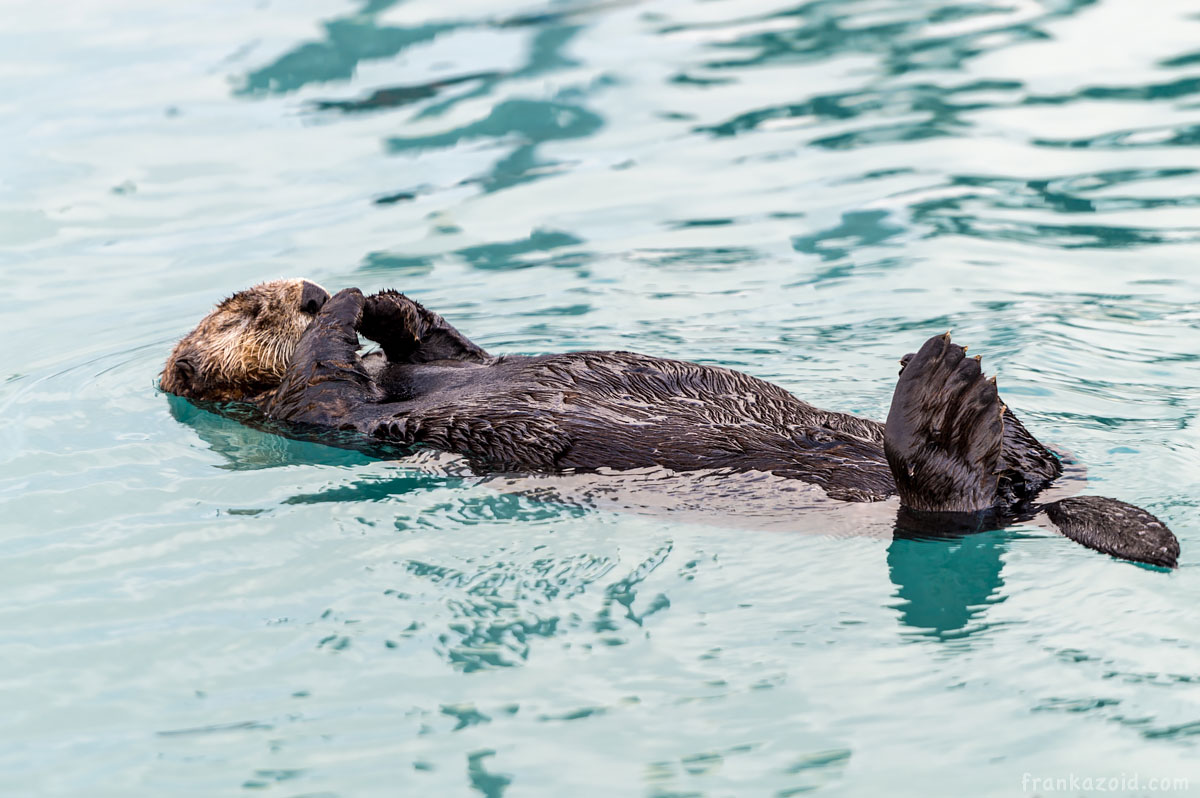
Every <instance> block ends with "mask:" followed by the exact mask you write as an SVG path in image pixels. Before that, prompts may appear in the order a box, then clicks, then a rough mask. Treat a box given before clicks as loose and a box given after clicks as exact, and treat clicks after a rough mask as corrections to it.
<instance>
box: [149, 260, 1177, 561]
mask: <svg viewBox="0 0 1200 798" xmlns="http://www.w3.org/2000/svg"><path fill="white" fill-rule="evenodd" d="M306 297H307V298H308V300H309V301H306ZM312 297H316V299H312ZM326 299H328V294H327V293H325V291H324V289H321V288H320V287H319V286H316V285H315V284H313V283H309V282H307V281H302V280H281V281H276V282H274V283H265V284H263V285H260V286H256V287H254V288H251V289H248V290H247V291H242V292H240V293H238V294H235V295H234V296H232V297H230V298H229V299H227V300H225V301H224V302H222V303H221V304H220V305H218V306H217V308H216V310H214V311H213V312H212V313H210V314H209V315H208V316H207V317H206V318H205V319H204V320H203V321H202V322H201V323H200V325H199V326H198V327H197V328H196V329H195V330H193V331H192V332H191V333H190V334H189V335H188V336H187V337H185V338H184V339H183V340H182V341H180V343H179V344H178V346H176V348H175V350H174V351H173V352H172V353H171V356H170V358H169V359H168V361H167V365H166V368H165V369H164V371H163V379H162V387H163V389H164V390H167V391H170V392H171V393H176V394H179V395H181V396H187V397H189V398H194V399H204V400H216V401H228V400H241V401H248V402H253V403H254V404H256V405H258V406H259V407H260V408H261V409H262V410H263V411H264V412H265V413H266V415H267V416H268V417H269V418H272V419H276V420H279V421H284V422H288V423H290V424H296V425H304V426H307V427H309V428H314V427H315V428H322V429H333V430H343V431H353V432H357V433H359V434H361V435H362V436H364V438H365V439H373V440H378V441H385V442H389V443H396V444H402V445H409V446H411V445H417V446H426V447H431V448H435V449H441V450H444V451H449V452H455V453H458V454H461V455H465V456H466V457H467V458H468V460H469V461H470V462H471V463H472V464H473V465H474V466H475V467H476V468H477V469H478V470H480V471H491V472H497V471H521V472H542V473H546V472H559V471H564V470H574V471H587V470H597V469H602V468H612V469H631V468H640V467H645V466H662V467H666V468H670V469H672V470H674V471H677V472H688V471H698V470H704V469H732V470H736V471H762V472H770V473H773V474H776V475H778V476H782V477H787V478H792V479H798V480H801V481H804V482H808V483H812V484H816V485H819V486H820V487H821V488H822V489H824V491H825V492H826V493H827V494H828V495H829V496H830V497H832V498H835V499H841V500H846V501H859V502H861V501H868V502H869V501H879V500H882V499H886V498H888V497H890V496H894V495H897V494H899V496H900V500H901V505H902V511H903V512H902V515H904V514H907V515H905V518H906V519H908V520H905V521H904V523H906V524H908V523H915V524H917V525H918V526H923V527H924V526H928V527H930V528H936V527H940V526H941V525H943V524H944V522H945V519H946V518H947V517H949V516H952V515H957V514H975V515H977V516H978V515H979V514H983V515H985V516H987V519H988V520H986V521H981V522H979V523H987V524H992V525H996V524H999V525H1003V524H1004V523H1011V522H1012V520H1014V519H1015V520H1020V519H1027V518H1029V517H1031V514H1033V513H1036V512H1038V511H1040V510H1045V511H1046V512H1047V513H1048V514H1049V516H1050V518H1051V519H1052V520H1053V521H1054V522H1055V523H1056V524H1057V528H1058V529H1059V531H1061V532H1062V533H1063V534H1064V535H1066V536H1067V537H1070V538H1072V539H1073V540H1076V541H1078V542H1081V543H1083V544H1084V545H1087V546H1089V547H1091V548H1094V549H1097V550H1100V551H1104V552H1107V553H1112V554H1115V555H1117V556H1122V557H1126V558H1129V559H1135V560H1140V561H1143V562H1150V563H1153V564H1156V565H1165V566H1173V565H1174V564H1175V561H1176V558H1177V556H1178V553H1179V544H1178V541H1177V540H1176V539H1175V537H1174V535H1172V534H1171V532H1170V530H1168V529H1167V528H1166V526H1165V525H1163V524H1162V523H1161V522H1159V521H1158V520H1157V519H1155V518H1154V516H1152V515H1150V514H1149V513H1147V512H1145V511H1144V510H1140V509H1138V508H1134V507H1132V506H1131V505H1126V504H1124V503H1123V502H1118V501H1116V500H1114V499H1106V498H1104V497H1099V496H1088V497H1078V498H1076V499H1072V500H1071V503H1070V504H1066V505H1065V504H1062V502H1054V503H1051V504H1047V505H1038V504H1036V502H1035V499H1036V497H1037V494H1038V493H1039V492H1041V491H1042V490H1043V489H1044V488H1045V487H1046V486H1048V485H1049V484H1050V482H1052V481H1053V480H1054V479H1056V478H1057V477H1058V476H1059V475H1060V474H1061V472H1062V468H1061V465H1060V464H1059V462H1058V460H1057V459H1056V458H1055V457H1053V455H1051V454H1050V452H1049V451H1047V450H1046V449H1045V447H1043V446H1042V445H1041V444H1040V443H1038V442H1037V440H1036V439H1035V438H1034V437H1033V436H1032V435H1031V434H1030V433H1029V432H1028V431H1027V430H1026V429H1025V428H1024V426H1023V425H1022V424H1021V423H1020V421H1018V420H1017V418H1016V416H1014V415H1013V413H1012V411H1011V410H1009V409H1008V408H1007V407H1006V406H1005V405H1004V403H1003V402H1002V401H1001V400H1000V397H999V393H998V391H997V388H996V382H995V379H994V378H992V379H988V378H986V377H984V375H983V372H982V370H981V368H980V365H979V360H978V357H972V358H968V357H966V356H965V355H966V349H965V347H962V346H959V345H958V344H954V343H952V342H951V341H950V335H949V333H947V334H945V335H942V336H934V337H933V338H930V339H929V340H928V341H926V342H925V344H924V346H922V348H921V349H920V350H919V351H918V352H917V353H916V354H915V355H909V356H907V357H905V359H904V360H903V361H902V364H903V366H904V367H903V368H902V370H901V377H900V380H899V382H898V383H897V386H896V391H895V394H894V395H893V400H892V408H891V412H890V414H889V416H888V420H887V423H886V424H880V423H879V422H876V421H870V420H867V419H861V418H857V417H855V416H851V415H847V414H843V413H835V412H829V411H824V410H820V409H818V408H816V407H813V406H812V405H809V404H807V403H806V402H803V401H801V400H799V399H797V398H796V397H795V396H793V395H792V394H791V393H789V392H787V391H785V390H783V389H782V388H779V387H778V386H775V385H772V384H770V383H767V382H764V381H762V380H759V379H756V378H754V377H751V376H749V375H746V374H742V373H740V372H736V371H732V370H729V369H723V368H718V367H713V366H704V365H700V364H696V363H687V362H684V361H675V360H666V359H662V358H655V357H650V356H647V355H639V354H635V353H631V352H570V353H565V354H559V355H542V356H536V357H525V356H507V357H492V356H491V355H489V354H488V353H487V352H485V351H484V350H483V349H481V348H480V347H478V346H477V345H475V344H474V343H472V342H471V341H469V340H468V339H467V338H466V337H465V336H463V335H462V334H461V333H459V332H458V331H457V330H455V329H454V328H453V327H452V326H451V325H449V324H448V323H447V322H446V321H445V319H443V318H442V317H441V316H439V315H437V314H436V313H433V312H431V311H429V310H427V309H425V308H424V307H422V306H421V305H420V303H417V302H414V301H413V300H411V299H409V298H408V297H405V296H404V295H403V294H399V293H397V292H394V291H384V292H380V293H379V294H376V295H374V296H372V297H364V296H363V295H362V293H361V292H360V291H358V289H346V290H343V291H340V292H339V293H338V294H337V295H336V296H334V297H333V298H331V299H329V301H328V302H325V300H326ZM318 300H319V302H318V305H319V306H320V305H323V309H322V310H321V311H320V312H319V313H318V312H316V311H313V312H311V313H310V312H308V309H310V308H311V306H312V304H313V302H317V301H318ZM360 333H362V334H363V335H366V336H367V337H369V338H371V339H372V340H375V341H376V342H378V343H379V344H381V346H382V347H383V351H382V352H378V353H374V354H372V355H368V356H366V357H362V356H360V355H359V354H358V350H359V348H360V342H359V337H358V336H359V334H360ZM1005 519H1008V520H1005ZM971 523H972V524H974V523H976V521H971ZM898 529H899V526H898Z"/></svg>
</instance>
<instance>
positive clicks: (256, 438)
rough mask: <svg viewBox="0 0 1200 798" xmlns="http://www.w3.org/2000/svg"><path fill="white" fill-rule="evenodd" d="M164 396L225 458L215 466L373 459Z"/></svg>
mask: <svg viewBox="0 0 1200 798" xmlns="http://www.w3.org/2000/svg"><path fill="white" fill-rule="evenodd" d="M164 396H165V397H166V399H167V406H168V408H169V409H170V412H171V416H172V417H173V418H174V419H175V420H176V421H179V422H180V423H182V424H186V425H187V426H188V427H190V428H191V429H192V430H193V431H194V432H195V433H196V434H197V435H199V436H200V440H202V441H204V443H205V444H207V445H208V447H209V448H210V449H212V451H213V452H215V453H217V454H219V455H220V456H221V457H223V458H224V459H225V460H226V462H225V464H223V465H220V466H217V467H218V468H225V469H229V470H231V471H252V470H256V469H260V468H278V467H281V466H289V465H298V464H303V465H340V466H353V465H363V464H364V463H369V462H372V460H373V459H374V458H371V457H368V456H367V455H365V454H361V453H359V452H354V451H348V450H347V449H342V448H335V447H333V446H327V445H324V444H322V443H316V442H312V441H305V440H298V439H296V438H291V437H284V436H283V435H272V434H270V433H268V432H264V431H262V430H260V429H255V428H254V427H253V426H249V425H248V423H246V422H249V421H251V419H250V417H249V416H247V415H246V414H245V413H244V412H243V413H238V412H237V410H233V411H232V414H230V415H220V414H218V413H215V412H211V411H209V410H204V409H202V408H199V407H197V406H196V405H194V404H192V403H191V402H189V401H188V400H187V399H184V398H182V397H179V396H174V395H172V394H164Z"/></svg>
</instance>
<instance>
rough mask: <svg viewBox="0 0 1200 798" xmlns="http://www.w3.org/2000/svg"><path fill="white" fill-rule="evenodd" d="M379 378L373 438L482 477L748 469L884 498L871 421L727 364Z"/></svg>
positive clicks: (406, 370)
mask: <svg viewBox="0 0 1200 798" xmlns="http://www.w3.org/2000/svg"><path fill="white" fill-rule="evenodd" d="M379 373H380V378H379V381H380V384H382V385H384V387H385V388H386V389H387V391H388V393H389V400H390V401H393V402H396V405H397V406H396V410H397V411H398V412H397V413H396V419H397V421H396V422H395V423H393V424H392V425H390V426H388V427H386V428H385V432H384V435H385V436H386V437H401V438H403V439H404V440H405V441H406V442H413V443H422V442H425V443H429V444H431V445H434V446H436V447H438V448H445V449H448V450H450V451H459V452H461V453H464V454H467V455H468V456H469V457H471V458H472V460H473V461H475V462H477V463H479V464H480V465H482V466H485V467H486V468H488V469H499V470H533V471H539V472H550V471H561V470H595V469H599V468H611V469H632V468H644V467H648V466H661V467H665V468H669V469H672V470H674V471H678V472H688V471H697V470H702V469H732V470H736V471H760V472H767V473H771V474H775V475H778V476H782V477H787V478H790V479H800V480H803V481H805V482H809V483H813V484H816V485H819V486H820V487H822V488H823V489H825V491H826V492H827V493H828V494H829V495H831V496H833V497H835V498H841V499H846V500H851V501H874V500H879V499H883V498H886V497H888V496H890V495H892V494H893V493H894V490H895V488H894V482H893V480H892V476H891V472H890V471H889V469H888V465H887V461H886V458H885V457H884V453H883V446H882V442H881V440H880V439H879V438H880V436H879V434H878V430H877V426H878V425H876V424H875V423H874V422H866V421H864V420H862V419H857V418H855V417H853V416H845V415H843V414H833V413H827V412H825V411H820V410H818V409H816V408H814V407H812V406H811V405H809V404H807V403H805V402H802V401H800V400H799V399H797V398H796V397H794V396H792V395H791V394H790V393H788V392H787V391H785V390H783V389H782V388H779V387H778V386H775V385H772V384H770V383H767V382H764V381H762V380H758V379H755V378H753V377H750V376H748V375H745V374H741V373H739V372H736V371H731V370H729V369H723V368H717V367H713V366H704V365H700V364H696V363H687V362H683V361H673V360H664V359H661V358H653V357H648V356H644V355H636V354H633V353H627V352H573V353H567V354H561V355H545V356H534V357H525V356H518V357H507V358H501V359H499V360H497V361H495V362H494V363H491V364H488V365H479V364H463V363H455V364H453V365H449V364H446V363H444V362H442V363H425V364H399V365H396V364H388V365H387V366H386V367H384V368H383V370H382V371H380V372H379ZM856 433H857V434H856Z"/></svg>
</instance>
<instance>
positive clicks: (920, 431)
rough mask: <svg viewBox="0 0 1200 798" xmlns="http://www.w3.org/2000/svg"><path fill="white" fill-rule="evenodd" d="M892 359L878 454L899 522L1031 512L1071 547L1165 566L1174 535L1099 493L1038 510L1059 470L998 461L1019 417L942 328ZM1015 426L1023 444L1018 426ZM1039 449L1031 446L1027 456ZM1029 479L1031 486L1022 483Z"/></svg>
mask: <svg viewBox="0 0 1200 798" xmlns="http://www.w3.org/2000/svg"><path fill="white" fill-rule="evenodd" d="M901 363H902V364H903V366H904V368H903V369H902V370H901V372H900V380H899V381H898V382H897V383H896V392H895V394H894V395H893V397H892V407H891V411H890V412H889V413H888V418H887V425H886V426H885V428H884V452H885V453H886V455H887V460H888V465H889V466H890V467H891V470H892V476H893V477H894V478H895V481H896V489H897V492H898V493H899V494H900V503H901V505H902V509H903V510H904V512H902V514H901V517H902V520H904V519H907V520H906V521H905V523H907V524H909V525H912V524H914V523H916V524H917V525H918V526H920V527H921V528H925V527H930V528H938V527H940V526H942V525H944V524H945V523H947V522H948V521H953V526H955V527H962V526H963V525H964V523H965V521H964V519H966V521H969V523H967V526H975V527H977V528H982V526H992V527H994V526H997V525H1002V524H1003V523H1005V522H1008V523H1011V522H1012V521H1014V520H1018V519H1027V518H1029V517H1030V515H1031V511H1036V510H1037V509H1041V510H1043V511H1045V513H1046V514H1047V515H1048V516H1049V518H1050V520H1051V521H1052V522H1053V523H1054V525H1055V527H1057V529H1058V530H1059V531H1060V532H1061V533H1062V534H1063V535H1064V536H1066V537H1068V538H1070V539H1071V540H1074V541H1075V542H1076V543H1080V544H1082V545H1084V546H1087V547H1088V548H1090V549H1095V550H1096V551H1100V552H1103V553H1105V554H1111V555H1113V556H1116V557H1120V558H1122V559H1127V560H1134V561H1137V562H1144V563H1149V564H1151V565H1158V566H1162V567H1167V568H1173V567H1175V564H1176V561H1177V560H1178V558H1179V541H1178V540H1176V538H1175V536H1174V535H1173V534H1171V531H1170V530H1169V529H1167V527H1166V525H1165V524H1163V523H1162V522H1161V521H1159V520H1158V519H1157V518H1155V517H1154V516H1153V515H1151V514H1150V513H1148V512H1146V511H1145V510H1142V509H1140V508H1138V507H1134V506H1133V505H1131V504H1126V503H1125V502H1121V501H1117V500H1116V499H1106V498H1103V497H1100V496H1075V497H1071V498H1067V499H1061V500H1059V501H1055V502H1050V503H1048V504H1045V505H1042V506H1041V507H1040V508H1039V507H1038V506H1037V505H1036V504H1034V503H1033V501H1034V500H1033V497H1034V496H1035V495H1036V494H1037V492H1039V491H1040V490H1041V488H1043V487H1044V486H1045V484H1046V483H1047V482H1048V481H1049V480H1050V479H1053V478H1054V477H1056V476H1058V474H1059V473H1060V471H1061V469H1060V468H1059V467H1058V464H1057V461H1055V462H1053V463H1050V464H1049V465H1045V464H1042V465H1039V463H1042V461H1043V460H1053V458H1052V457H1050V455H1049V453H1046V454H1045V457H1042V458H1037V457H1034V458H1033V459H1034V460H1037V462H1035V465H1038V468H1029V467H1026V468H1025V469H1024V470H1022V469H1021V468H1014V467H1013V465H1012V464H1008V465H1006V460H1005V457H1004V451H1003V448H1004V437H1005V427H1006V422H1007V423H1011V424H1016V425H1018V426H1019V422H1017V421H1016V418H1015V416H1012V415H1011V414H1006V411H1007V408H1005V406H1004V403H1003V402H1001V401H1000V395H999V393H998V392H997V389H996V381H995V379H987V378H985V377H984V376H983V372H982V370H981V368H980V365H979V358H978V357H973V358H969V357H967V356H966V348H965V347H962V346H959V345H957V344H954V343H951V341H950V333H946V334H945V335H937V336H934V337H933V338H930V339H929V340H928V341H926V342H925V344H924V345H923V346H922V347H921V349H920V351H918V352H917V353H916V354H915V355H909V356H906V357H905V358H904V360H902V361H901ZM1009 418H1012V422H1008V419H1009ZM1014 431H1016V430H1015V429H1014ZM1019 432H1021V433H1023V435H1024V436H1025V437H1026V438H1028V440H1030V441H1032V440H1033V436H1032V435H1029V434H1028V433H1027V432H1025V431H1024V428H1023V427H1022V428H1021V429H1020V430H1019ZM1034 442H1035V443H1036V441H1034ZM1040 451H1043V450H1042V447H1041V445H1040V444H1038V449H1037V450H1034V455H1038V454H1039V453H1040ZM1031 457H1032V455H1031ZM1010 459H1011V458H1010ZM1027 459H1028V458H1027ZM1017 460H1018V462H1017V465H1018V466H1020V465H1021V462H1020V458H1017ZM1026 472H1028V473H1026ZM1043 472H1044V473H1043ZM1031 477H1032V478H1033V479H1032V482H1033V483H1034V484H1031V485H1028V486H1027V483H1029V482H1030V479H1031ZM1023 488H1024V489H1023Z"/></svg>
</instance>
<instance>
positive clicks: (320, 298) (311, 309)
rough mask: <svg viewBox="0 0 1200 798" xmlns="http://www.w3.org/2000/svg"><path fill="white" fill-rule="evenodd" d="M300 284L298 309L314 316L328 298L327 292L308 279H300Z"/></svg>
mask: <svg viewBox="0 0 1200 798" xmlns="http://www.w3.org/2000/svg"><path fill="white" fill-rule="evenodd" d="M300 286H301V288H300V310H301V311H302V312H304V313H307V314H309V315H310V316H315V315H316V313H317V311H318V310H320V309H321V307H322V306H323V305H324V304H325V303H326V302H327V301H328V300H329V292H328V291H326V290H325V289H324V288H322V287H321V286H319V285H317V284H316V283H310V282H309V281H308V280H302V281H301V282H300Z"/></svg>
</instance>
